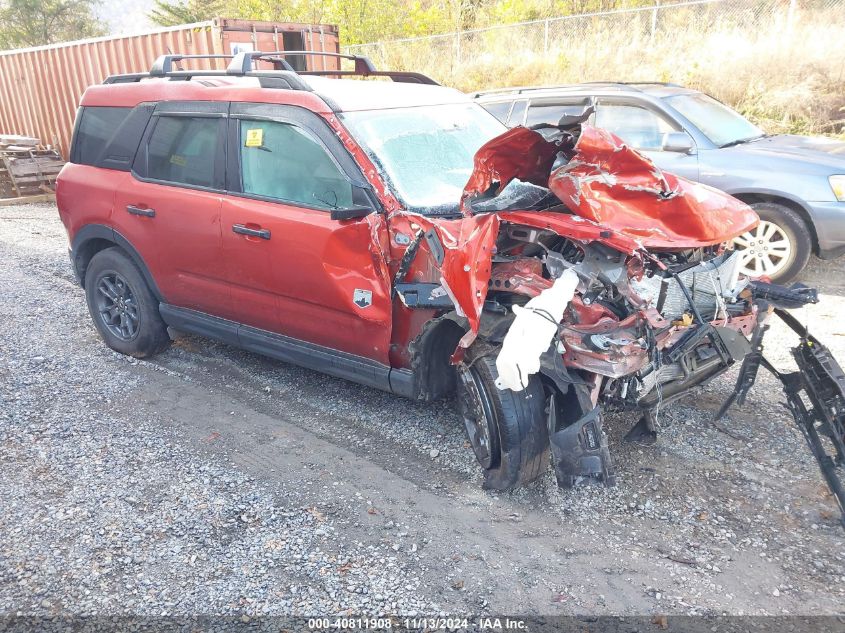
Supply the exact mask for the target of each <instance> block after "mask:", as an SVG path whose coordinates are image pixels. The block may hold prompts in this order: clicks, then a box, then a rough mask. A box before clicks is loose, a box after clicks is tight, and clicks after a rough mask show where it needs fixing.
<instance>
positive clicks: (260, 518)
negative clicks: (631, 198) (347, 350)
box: [0, 205, 845, 615]
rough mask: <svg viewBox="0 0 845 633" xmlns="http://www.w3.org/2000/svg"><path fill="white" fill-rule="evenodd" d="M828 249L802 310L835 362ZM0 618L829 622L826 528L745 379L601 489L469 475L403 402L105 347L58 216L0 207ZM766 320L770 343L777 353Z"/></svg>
mask: <svg viewBox="0 0 845 633" xmlns="http://www.w3.org/2000/svg"><path fill="white" fill-rule="evenodd" d="M843 265H845V264H844V263H843V261H837V262H833V263H829V262H828V263H821V262H817V261H816V262H813V264H812V265H811V266H810V268H809V269H808V272H807V274H806V277H807V281H809V282H811V283H817V284H819V285H820V287H821V288H822V290H823V291H824V292H825V293H826V294H825V296H824V301H823V302H822V303H821V304H820V305H819V306H815V307H813V308H812V309H808V310H807V311H806V313H805V318H807V319H808V320H809V322H810V324H811V329H812V330H813V331H814V332H815V333H816V334H817V336H819V337H820V338H822V339H823V340H826V341H827V342H828V343H829V344H830V346H831V348H832V349H833V350H834V351H835V353H836V354H837V355H838V357H839V358H840V359H845V338H843V337H845V329H843V327H844V326H843V325H842V319H841V317H840V316H839V315H840V314H841V312H842V310H843V308H845V299H843V298H842V297H843V296H845V276H843V272H845V270H843ZM0 324H2V329H0V333H1V335H0V406H2V409H0V499H2V500H3V501H2V503H3V511H2V512H0V613H25V614H52V615H56V614H81V613H84V614H121V613H131V614H142V615H160V614H163V613H164V614H192V613H206V614H208V613H215V614H249V615H258V614H286V615H322V614H336V613H344V612H349V613H359V612H369V613H402V614H408V613H437V612H443V613H467V612H469V613H482V614H483V613H491V612H492V613H504V612H511V613H535V614H538V613H539V614H653V613H672V614H700V613H709V614H720V613H729V614H748V615H757V614H842V613H845V609H843V606H842V605H843V598H845V546H843V543H845V540H844V539H843V532H842V530H841V528H840V527H839V524H838V520H837V514H836V509H835V505H834V503H833V501H832V500H831V499H830V497H829V496H828V495H827V494H826V489H825V487H824V485H823V483H822V481H821V478H820V475H819V473H818V469H817V467H816V465H815V463H814V462H813V461H812V458H811V457H810V455H809V452H808V450H807V449H806V447H805V446H804V444H803V439H802V438H801V436H800V434H799V433H798V432H797V431H796V430H795V429H794V428H793V427H792V425H791V424H790V422H789V417H788V414H787V413H786V412H785V410H784V409H783V407H782V406H781V405H780V401H781V400H782V397H781V395H780V389H779V386H778V384H777V383H775V382H774V381H773V380H772V379H771V378H769V377H768V376H764V377H763V378H762V379H761V380H760V381H759V382H758V384H757V385H756V387H755V388H754V390H753V391H752V394H751V397H750V398H749V401H748V403H747V404H746V406H745V407H744V408H743V409H742V410H737V409H735V410H733V411H732V412H731V414H730V416H729V418H728V419H726V420H723V421H722V422H721V423H719V424H713V423H712V422H710V418H711V416H712V412H713V410H714V409H715V408H717V407H718V405H719V404H720V403H721V401H723V400H724V398H725V397H726V396H727V395H728V393H730V391H731V389H732V386H733V381H734V379H735V372H731V373H729V374H727V375H726V376H724V377H722V378H720V379H718V380H716V381H714V382H713V383H711V384H710V385H709V386H708V387H706V388H705V389H702V390H700V391H698V392H696V393H695V394H693V395H691V396H690V397H688V398H686V399H685V400H682V401H680V402H678V403H676V404H674V405H671V406H668V407H666V409H665V410H664V411H663V413H662V414H661V416H660V424H661V432H660V434H659V441H658V443H657V445H656V446H654V447H638V446H632V445H628V444H624V443H622V442H621V437H622V436H623V435H624V433H625V432H626V431H627V429H628V428H629V427H630V424H631V423H632V422H633V421H634V420H632V419H630V417H627V416H620V415H612V416H608V419H607V426H608V432H609V434H610V440H611V451H612V453H613V455H614V457H615V460H616V469H617V473H618V479H619V485H618V486H617V487H615V488H613V489H606V488H601V487H597V486H588V487H583V488H579V489H576V490H573V491H562V490H559V489H558V488H557V487H556V485H555V483H554V477H553V475H552V474H551V472H549V473H548V474H547V475H546V476H545V477H544V478H543V479H542V480H541V481H540V482H538V483H537V484H535V485H533V486H531V487H529V488H527V489H524V490H521V491H518V492H516V493H514V494H509V495H495V494H490V493H487V492H484V491H482V490H481V489H480V481H481V477H480V474H479V473H478V471H477V469H476V467H475V463H474V458H473V456H472V453H471V450H470V449H469V448H468V446H467V444H466V443H465V439H464V436H463V431H462V430H461V428H460V425H459V423H458V421H457V419H456V416H455V414H454V413H453V406H452V403H450V402H438V403H433V404H428V405H422V404H418V403H414V402H409V401H405V400H401V399H398V398H395V397H392V396H390V395H388V394H384V393H381V392H377V391H374V390H370V389H366V388H363V387H359V386H357V385H353V384H351V383H348V382H345V381H341V380H336V379H333V378H329V377H327V376H324V375H321V374H317V373H314V372H310V371H307V370H303V369H299V368H296V367H293V366H289V365H284V364H281V363H276V362H273V361H269V360H267V359H263V358H260V357H258V356H255V355H252V354H247V353H244V352H241V351H239V350H236V349H233V348H229V347H226V346H225V345H221V344H217V343H214V342H212V341H209V340H205V339H201V338H195V337H186V338H183V339H180V340H179V341H177V342H176V343H175V344H174V345H173V346H172V347H171V348H170V349H169V350H168V351H166V352H165V353H163V354H161V355H160V356H158V357H156V358H154V359H151V360H150V361H137V360H134V359H127V358H126V357H123V356H121V355H119V354H116V353H113V352H111V351H110V350H108V348H106V347H105V346H104V345H103V344H102V343H101V341H100V339H99V338H98V336H97V334H96V332H95V330H94V328H93V326H92V325H91V323H90V319H89V317H88V314H87V310H86V308H85V301H84V296H83V293H82V290H81V289H80V288H78V287H77V286H75V285H74V283H73V279H72V275H71V272H70V266H69V263H68V261H67V239H66V236H65V234H64V229H63V227H62V226H61V224H60V223H59V221H58V217H57V214H56V211H55V207H53V206H51V205H40V206H39V205H31V206H20V207H7V208H3V209H0ZM791 343H792V340H791V339H790V338H789V335H788V334H787V332H786V331H785V329H784V328H781V327H777V328H773V332H772V333H771V334H770V336H769V338H768V349H769V352H767V353H768V355H769V356H770V357H771V358H772V359H773V360H774V361H775V362H776V364H779V365H783V366H788V363H789V362H790V360H789V357H788V354H787V353H786V350H787V349H788V346H789V345H790V344H791Z"/></svg>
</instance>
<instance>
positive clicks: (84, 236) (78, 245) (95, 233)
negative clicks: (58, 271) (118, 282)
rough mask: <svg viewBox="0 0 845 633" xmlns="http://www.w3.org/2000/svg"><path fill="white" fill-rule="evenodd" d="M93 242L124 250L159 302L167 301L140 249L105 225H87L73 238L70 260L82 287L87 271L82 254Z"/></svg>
mask: <svg viewBox="0 0 845 633" xmlns="http://www.w3.org/2000/svg"><path fill="white" fill-rule="evenodd" d="M91 240H105V241H107V242H111V243H112V244H114V245H115V246H119V247H120V248H121V249H123V250H124V251H125V252H126V254H127V255H129V257H130V258H131V259H132V261H133V262H135V265H136V266H138V268H139V269H140V271H141V274H142V275H143V277H144V281H146V282H147V285H148V286H149V287H150V290H151V291H152V293H153V296H154V297H155V298H156V299H157V300H158V301H165V298H164V296H163V295H162V294H161V290H159V287H158V284H156V282H155V279H153V276H152V274H151V273H150V269H149V268H148V267H147V264H146V262H145V261H144V258H143V257H142V256H141V254H140V253H139V252H138V249H136V248H135V247H134V246H132V243H131V242H130V241H129V240H127V239H126V238H125V237H124V236H123V235H121V234H120V233H119V232H118V231H116V230H114V229H113V228H112V227H110V226H106V225H104V224H86V225H85V226H83V227H82V228H81V229H79V231H77V233H76V236H75V237H74V238H73V243H72V244H71V248H70V259H71V264H72V265H73V271H74V273H75V274H76V277H77V279H79V283H80V285H82V286H83V287H84V286H85V269H84V268H83V267H81V264H82V262H81V261H80V253H81V252H82V251H83V250H84V248H85V245H86V244H87V243H89V242H91ZM86 264H87V262H86Z"/></svg>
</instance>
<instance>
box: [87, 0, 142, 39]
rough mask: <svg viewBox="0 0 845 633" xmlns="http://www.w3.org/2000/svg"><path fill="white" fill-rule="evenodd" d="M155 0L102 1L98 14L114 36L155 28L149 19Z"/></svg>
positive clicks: (97, 10)
mask: <svg viewBox="0 0 845 633" xmlns="http://www.w3.org/2000/svg"><path fill="white" fill-rule="evenodd" d="M152 8H153V0H102V2H101V4H100V6H99V7H97V9H96V13H97V15H98V16H99V18H100V19H101V20H103V22H105V23H106V24H107V25H108V28H109V32H110V33H111V34H112V35H118V34H120V33H134V32H136V31H146V30H149V29H152V28H155V25H154V24H153V23H152V22H150V20H149V18H147V14H148V13H149V12H150V10H151V9H152Z"/></svg>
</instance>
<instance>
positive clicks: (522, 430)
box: [458, 356, 549, 491]
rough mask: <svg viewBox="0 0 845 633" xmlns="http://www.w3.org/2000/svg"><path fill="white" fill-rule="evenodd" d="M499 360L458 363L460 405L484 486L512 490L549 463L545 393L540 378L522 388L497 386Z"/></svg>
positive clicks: (487, 357) (536, 475)
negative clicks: (517, 389) (503, 388)
mask: <svg viewBox="0 0 845 633" xmlns="http://www.w3.org/2000/svg"><path fill="white" fill-rule="evenodd" d="M497 377H498V372H497V371H496V360H495V358H491V357H489V356H482V357H480V358H477V359H474V360H467V362H466V363H465V364H461V365H459V366H458V405H459V408H460V413H461V417H462V418H463V421H464V426H465V427H466V432H467V437H468V438H469V442H470V445H471V446H472V449H473V451H475V457H476V459H477V460H478V463H479V465H480V466H481V468H482V470H483V472H484V488H486V489H489V490H499V491H507V490H513V489H514V488H518V487H520V486H523V485H525V484H527V483H530V482H531V481H534V480H535V479H537V478H538V477H539V476H540V475H542V474H543V473H544V472H545V471H546V470H547V468H548V465H549V432H548V428H547V425H546V416H545V395H544V392H543V385H542V383H541V381H540V379H539V377H538V376H532V377H531V378H530V379H529V382H528V387H526V388H525V389H523V390H522V391H511V390H510V389H505V390H504V391H503V390H500V389H498V388H497V387H496V384H495V383H496V378H497Z"/></svg>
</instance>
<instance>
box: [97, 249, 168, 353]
mask: <svg viewBox="0 0 845 633" xmlns="http://www.w3.org/2000/svg"><path fill="white" fill-rule="evenodd" d="M85 298H86V299H87V301H88V311H89V312H90V313H91V318H92V319H93V320H94V326H95V327H96V328H97V331H99V333H100V336H102V337H103V340H104V341H105V342H106V345H108V346H109V347H111V348H112V349H113V350H115V351H118V352H120V353H122V354H127V355H129V356H135V357H137V358H143V357H145V356H151V355H153V354H155V353H157V352H159V351H161V350H163V349H164V348H165V347H167V345H168V343H169V342H170V337H169V336H168V335H167V326H166V325H165V323H164V321H162V319H161V315H160V314H159V311H158V301H156V298H155V297H154V296H153V293H152V292H151V291H150V289H149V287H148V286H147V283H146V282H145V281H144V277H143V275H142V274H141V271H140V270H138V267H137V266H136V265H135V263H134V262H133V261H132V260H131V259H129V257H128V256H127V255H126V254H125V253H124V252H123V251H121V250H120V249H119V248H108V249H106V250H104V251H100V252H99V253H97V254H96V255H94V257H93V258H92V259H91V262H90V263H89V264H88V268H87V269H86V271H85Z"/></svg>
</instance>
